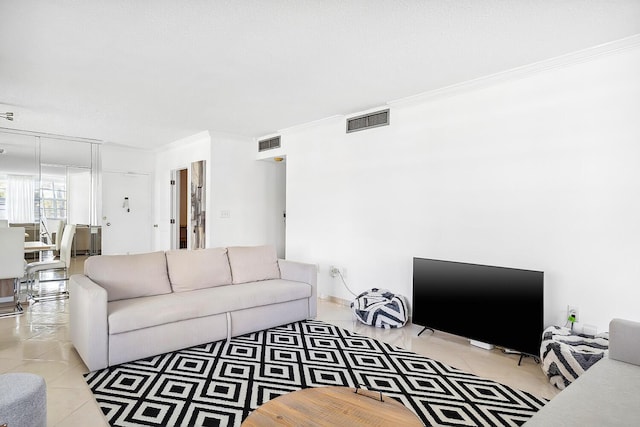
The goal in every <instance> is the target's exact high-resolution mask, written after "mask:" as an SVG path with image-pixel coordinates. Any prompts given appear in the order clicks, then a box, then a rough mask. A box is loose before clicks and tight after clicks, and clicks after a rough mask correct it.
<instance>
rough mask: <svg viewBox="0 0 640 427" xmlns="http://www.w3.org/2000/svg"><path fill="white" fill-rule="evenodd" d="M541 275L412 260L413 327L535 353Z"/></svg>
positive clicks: (537, 348)
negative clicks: (415, 325) (421, 327)
mask: <svg viewBox="0 0 640 427" xmlns="http://www.w3.org/2000/svg"><path fill="white" fill-rule="evenodd" d="M543 295H544V273H543V272H541V271H533V270H521V269H516V268H505V267H495V266H490V265H478V264H468V263H462V262H452V261H442V260H435V259H425V258H414V259H413V317H412V321H413V323H415V324H417V325H420V326H424V327H426V328H430V329H435V330H439V331H443V332H448V333H451V334H454V335H460V336H463V337H465V338H469V339H471V340H475V341H480V342H482V343H486V344H491V345H495V346H499V347H503V348H505V349H506V350H512V351H515V352H519V353H523V354H527V355H533V356H536V357H538V356H539V355H540V342H541V339H542V331H543V322H544V320H543V316H544V314H543V311H544V309H543Z"/></svg>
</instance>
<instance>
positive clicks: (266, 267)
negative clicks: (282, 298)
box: [227, 246, 280, 284]
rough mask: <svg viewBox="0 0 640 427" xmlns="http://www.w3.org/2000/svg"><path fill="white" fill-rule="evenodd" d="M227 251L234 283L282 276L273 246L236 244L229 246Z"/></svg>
mask: <svg viewBox="0 0 640 427" xmlns="http://www.w3.org/2000/svg"><path fill="white" fill-rule="evenodd" d="M227 252H228V255H229V265H231V274H232V276H233V283H234V284H237V283H246V282H255V281H258V280H269V279H279V278H280V268H279V267H278V255H277V254H276V248H275V247H273V246H234V247H230V248H227Z"/></svg>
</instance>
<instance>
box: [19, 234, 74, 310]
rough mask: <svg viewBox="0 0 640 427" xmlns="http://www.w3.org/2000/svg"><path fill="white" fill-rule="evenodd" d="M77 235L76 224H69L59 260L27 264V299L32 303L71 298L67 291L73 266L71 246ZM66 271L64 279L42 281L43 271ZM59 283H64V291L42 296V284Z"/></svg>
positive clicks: (64, 235) (62, 241) (63, 238)
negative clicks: (70, 267) (70, 270)
mask: <svg viewBox="0 0 640 427" xmlns="http://www.w3.org/2000/svg"><path fill="white" fill-rule="evenodd" d="M75 234H76V226H75V224H67V225H65V226H64V231H63V232H62V240H61V242H60V256H59V257H58V258H57V259H53V260H47V261H37V262H30V263H29V264H27V274H26V276H27V297H28V298H29V300H30V301H36V302H37V301H40V300H43V299H62V298H68V297H69V291H68V290H67V285H66V283H67V281H68V280H69V266H70V265H71V244H72V243H73V236H74V235H75ZM54 270H64V277H63V278H54V279H47V280H40V273H41V272H43V271H54ZM54 281H56V282H58V281H64V282H65V286H64V290H62V291H60V290H58V291H57V292H51V293H48V294H42V283H41V282H54ZM34 285H35V286H36V287H37V288H38V293H37V294H35V293H34Z"/></svg>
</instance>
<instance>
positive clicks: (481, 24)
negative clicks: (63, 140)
mask: <svg viewBox="0 0 640 427" xmlns="http://www.w3.org/2000/svg"><path fill="white" fill-rule="evenodd" d="M636 34H640V1H638V0H618V1H616V0H581V1H578V0H564V1H559V0H526V1H525V0H484V1H483V0H456V1H444V0H341V1H340V0H291V1H287V0H279V1H277V0H255V1H249V0H247V1H242V0H209V1H204V0H190V1H177V0H176V1H164V0H144V1H143V0H136V1H131V0H109V1H104V0H83V1H72V0H55V1H54V0H51V1H33V0H20V1H9V0H0V111H5V110H6V111H13V112H14V113H15V121H14V122H8V121H5V120H2V119H0V126H1V127H13V128H18V129H27V130H32V131H40V132H49V133H56V134H63V135H71V136H78V137H85V138H95V139H99V140H103V141H105V142H113V143H119V144H126V145H134V146H139V147H146V148H152V147H157V146H159V145H163V144H167V143H170V142H172V141H175V140H177V139H181V138H184V137H187V136H189V135H192V134H195V133H197V132H201V131H203V130H209V131H211V132H220V133H230V134H236V135H245V136H250V137H259V136H264V135H267V134H270V133H274V132H277V131H278V130H280V129H284V128H287V127H291V126H294V125H297V124H302V123H306V122H310V121H314V120H318V119H322V118H325V117H329V116H333V115H336V114H350V113H355V112H358V111H362V110H366V109H368V108H372V107H377V106H381V105H384V104H385V103H386V102H388V101H392V100H397V99H400V98H403V97H407V96H410V95H415V94H419V93H423V92H428V91H431V90H434V89H437V88H442V87H445V86H449V85H452V84H456V83H460V82H464V81H468V80H472V79H475V78H479V77H482V76H487V75H490V74H494V73H497V72H500V71H504V70H508V69H512V68H515V67H519V66H523V65H526V64H531V63H535V62H538V61H541V60H544V59H548V58H552V57H556V56H560V55H563V54H566V53H570V52H573V51H576V50H581V49H585V48H588V47H592V46H595V45H599V44H603V43H607V42H611V41H614V40H618V39H621V38H625V37H628V36H631V35H636Z"/></svg>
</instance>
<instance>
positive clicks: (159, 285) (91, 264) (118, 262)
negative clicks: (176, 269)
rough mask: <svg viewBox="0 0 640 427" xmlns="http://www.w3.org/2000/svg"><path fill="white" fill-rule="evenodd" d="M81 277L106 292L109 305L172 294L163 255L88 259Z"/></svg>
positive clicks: (151, 254)
mask: <svg viewBox="0 0 640 427" xmlns="http://www.w3.org/2000/svg"><path fill="white" fill-rule="evenodd" d="M84 274H85V275H86V276H88V277H89V278H90V279H91V280H93V281H94V282H96V283H97V284H98V285H100V286H102V287H103V288H104V289H105V290H106V291H107V300H108V301H117V300H122V299H128V298H138V297H145V296H150V295H162V294H168V293H170V292H171V284H170V283H169V277H168V275H167V261H166V258H165V255H164V252H151V253H145V254H135V255H99V256H93V257H89V258H87V260H86V261H85V263H84Z"/></svg>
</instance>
